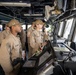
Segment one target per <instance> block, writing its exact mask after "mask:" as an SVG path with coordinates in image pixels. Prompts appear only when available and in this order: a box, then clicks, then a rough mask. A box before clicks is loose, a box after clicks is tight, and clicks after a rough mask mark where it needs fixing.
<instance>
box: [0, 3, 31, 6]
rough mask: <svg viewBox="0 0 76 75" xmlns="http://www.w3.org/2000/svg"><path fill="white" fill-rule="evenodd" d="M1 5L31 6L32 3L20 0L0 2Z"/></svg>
mask: <svg viewBox="0 0 76 75" xmlns="http://www.w3.org/2000/svg"><path fill="white" fill-rule="evenodd" d="M0 6H21V7H23V6H24V7H31V4H30V3H19V2H0Z"/></svg>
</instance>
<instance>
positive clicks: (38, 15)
mask: <svg viewBox="0 0 76 75" xmlns="http://www.w3.org/2000/svg"><path fill="white" fill-rule="evenodd" d="M42 15H43V14H24V16H42Z"/></svg>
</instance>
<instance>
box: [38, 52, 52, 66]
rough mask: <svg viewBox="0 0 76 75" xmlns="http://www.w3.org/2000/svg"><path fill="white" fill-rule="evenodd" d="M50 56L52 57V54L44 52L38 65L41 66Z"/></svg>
mask: <svg viewBox="0 0 76 75" xmlns="http://www.w3.org/2000/svg"><path fill="white" fill-rule="evenodd" d="M51 55H52V53H49V52H48V51H47V52H45V53H44V54H43V55H42V56H41V57H40V59H39V65H41V64H42V63H43V62H45V61H46V60H47V59H48V58H49V57H50V56H51Z"/></svg>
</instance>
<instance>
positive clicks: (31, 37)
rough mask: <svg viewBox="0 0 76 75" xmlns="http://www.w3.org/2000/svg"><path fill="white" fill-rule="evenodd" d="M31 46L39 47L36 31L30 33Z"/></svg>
mask: <svg viewBox="0 0 76 75" xmlns="http://www.w3.org/2000/svg"><path fill="white" fill-rule="evenodd" d="M30 46H31V47H32V48H38V47H39V44H38V43H37V42H36V39H35V35H34V33H32V34H31V35H30Z"/></svg>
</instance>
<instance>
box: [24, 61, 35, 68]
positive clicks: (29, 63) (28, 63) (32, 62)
mask: <svg viewBox="0 0 76 75" xmlns="http://www.w3.org/2000/svg"><path fill="white" fill-rule="evenodd" d="M34 66H35V61H33V60H29V61H26V63H25V64H24V65H23V67H34Z"/></svg>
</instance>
